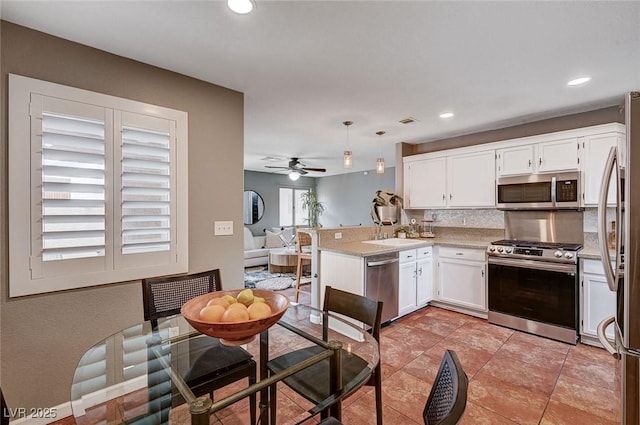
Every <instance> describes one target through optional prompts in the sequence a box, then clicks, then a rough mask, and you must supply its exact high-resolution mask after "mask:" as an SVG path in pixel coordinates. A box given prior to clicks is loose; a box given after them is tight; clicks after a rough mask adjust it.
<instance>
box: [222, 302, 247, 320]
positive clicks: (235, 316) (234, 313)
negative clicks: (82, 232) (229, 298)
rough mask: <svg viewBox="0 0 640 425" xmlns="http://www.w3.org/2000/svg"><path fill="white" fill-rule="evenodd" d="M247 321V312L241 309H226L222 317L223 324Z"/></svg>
mask: <svg viewBox="0 0 640 425" xmlns="http://www.w3.org/2000/svg"><path fill="white" fill-rule="evenodd" d="M234 305H235V304H234ZM247 320H249V312H248V311H247V310H245V309H242V308H228V309H227V310H226V311H225V312H224V314H223V315H222V321H223V322H229V323H237V322H246V321H247Z"/></svg>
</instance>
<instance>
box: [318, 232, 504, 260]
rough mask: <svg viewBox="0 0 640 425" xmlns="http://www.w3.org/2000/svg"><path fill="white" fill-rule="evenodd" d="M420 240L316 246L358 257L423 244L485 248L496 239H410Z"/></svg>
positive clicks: (493, 237)
mask: <svg viewBox="0 0 640 425" xmlns="http://www.w3.org/2000/svg"><path fill="white" fill-rule="evenodd" d="M410 240H416V241H420V243H416V244H415V245H408V246H385V245H376V244H372V243H363V242H342V243H341V242H334V243H327V244H326V245H325V246H321V247H318V250H320V251H327V252H336V253H340V254H347V255H354V256H359V257H368V256H371V255H378V254H384V253H388V252H396V251H397V252H399V251H404V250H407V249H414V248H420V247H424V246H432V245H439V246H448V247H455V248H475V249H486V248H487V246H488V245H489V244H490V243H491V242H492V241H495V240H496V237H495V236H487V237H467V238H460V237H446V236H440V237H439V236H436V237H435V238H420V239H410Z"/></svg>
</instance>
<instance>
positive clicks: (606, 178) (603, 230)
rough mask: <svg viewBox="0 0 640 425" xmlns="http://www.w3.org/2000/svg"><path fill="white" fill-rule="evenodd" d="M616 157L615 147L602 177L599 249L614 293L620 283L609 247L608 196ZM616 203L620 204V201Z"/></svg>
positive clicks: (606, 275) (599, 209)
mask: <svg viewBox="0 0 640 425" xmlns="http://www.w3.org/2000/svg"><path fill="white" fill-rule="evenodd" d="M616 156H617V155H616V147H615V146H614V147H612V148H611V150H610V151H609V157H608V158H607V162H606V165H605V168H604V173H603V175H602V184H601V185H600V197H599V200H598V242H599V244H598V245H599V246H598V248H599V251H600V257H601V259H602V266H603V267H604V275H605V277H606V279H607V285H609V289H610V290H611V291H613V292H616V291H617V290H618V282H617V279H616V277H615V275H614V274H613V267H612V266H611V261H610V256H609V248H608V245H607V195H608V194H609V185H610V184H611V175H612V173H613V170H614V168H615V167H616V162H617V161H616ZM616 202H619V200H617V201H616ZM616 248H618V247H616ZM616 268H617V264H616Z"/></svg>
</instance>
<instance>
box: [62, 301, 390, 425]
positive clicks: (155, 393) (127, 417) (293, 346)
mask: <svg viewBox="0 0 640 425" xmlns="http://www.w3.org/2000/svg"><path fill="white" fill-rule="evenodd" d="M327 317H328V323H329V330H328V334H327V335H326V338H324V340H323V326H322V324H321V322H322V321H323V320H327ZM208 338H212V337H209V336H206V335H203V334H201V333H199V332H197V331H196V330H194V329H193V328H192V327H191V326H190V325H189V323H188V322H187V321H186V320H185V319H184V318H183V317H182V316H181V315H175V316H171V317H167V318H165V319H159V320H158V321H157V322H152V321H147V322H142V323H138V324H136V325H133V326H131V327H128V328H126V329H122V330H121V331H119V332H117V333H115V334H113V335H110V336H109V337H107V338H105V339H103V340H102V341H100V342H98V343H97V344H95V345H94V346H93V347H91V348H89V349H88V350H87V351H86V352H85V354H84V355H83V356H82V358H81V359H80V361H79V363H78V366H77V368H76V370H75V373H74V377H73V383H72V388H71V406H72V410H73V415H74V417H75V419H76V423H77V424H78V425H84V424H99V423H100V424H116V423H145V424H148V423H162V422H164V421H165V419H166V418H167V417H168V419H169V422H170V423H176V424H178V423H185V424H186V423H191V421H192V417H191V416H190V414H189V409H188V407H189V406H186V405H185V402H184V400H185V399H186V400H189V398H188V397H187V396H186V395H185V394H183V393H184V391H185V390H183V389H181V385H180V383H179V382H178V384H177V385H176V382H175V381H172V379H170V378H169V374H168V373H167V372H168V371H169V369H171V370H173V371H174V372H177V374H176V373H174V374H173V375H178V376H184V374H185V373H188V370H187V369H188V368H189V367H190V366H189V360H188V359H186V358H185V356H184V352H185V351H188V349H189V346H193V345H194V344H198V342H202V339H208ZM323 341H332V342H334V341H335V342H337V343H338V347H341V350H342V355H343V356H344V355H347V356H349V357H350V356H354V357H355V358H357V359H358V362H356V364H359V365H361V366H358V367H360V368H361V369H362V370H361V371H359V373H356V374H353V373H351V374H350V375H349V376H353V378H349V379H351V382H344V376H343V389H342V390H341V391H338V392H337V393H336V394H334V395H333V399H334V400H341V398H343V397H344V395H345V394H347V395H348V394H350V393H351V392H353V391H355V390H356V389H357V388H359V387H360V386H361V385H363V384H364V383H365V382H366V381H367V380H368V378H369V377H370V375H371V371H372V370H373V369H374V368H375V367H376V365H377V364H378V362H379V349H378V343H377V342H376V340H375V339H374V338H373V337H372V336H371V334H370V333H368V332H366V331H365V330H364V329H363V328H362V326H359V325H358V324H356V323H354V322H350V321H347V320H345V318H344V317H337V315H332V314H331V313H329V315H328V316H327V315H326V314H323V313H322V312H321V311H319V310H317V309H314V308H312V307H310V306H307V305H299V304H297V305H295V304H292V305H290V307H289V308H288V310H287V312H286V313H285V315H284V316H283V317H282V318H281V319H280V321H279V322H277V323H276V324H275V325H273V326H271V327H270V328H269V329H268V330H267V331H265V332H263V333H262V334H259V335H257V336H256V338H254V340H253V341H251V342H249V343H247V344H245V345H242V346H241V347H242V348H243V349H245V350H246V351H247V352H249V353H250V354H251V355H252V356H253V359H254V360H255V362H256V363H257V365H258V372H257V375H258V376H257V383H256V384H253V386H251V388H249V382H248V380H247V379H243V380H241V381H238V382H236V383H234V384H232V387H231V388H232V389H230V390H228V391H225V393H224V395H223V396H222V397H221V398H218V397H219V396H218V395H216V399H215V400H214V402H215V403H214V404H213V406H212V409H211V410H210V412H209V413H210V414H213V415H216V418H217V420H219V421H220V423H222V424H224V423H239V418H238V416H237V415H235V414H227V415H221V414H220V415H219V414H218V412H219V411H221V410H222V409H223V408H225V407H227V406H226V405H225V400H226V401H227V402H231V401H232V400H233V399H234V396H235V397H237V396H238V392H240V391H244V392H245V393H246V392H247V391H256V392H257V393H258V396H259V406H260V407H259V411H258V415H259V417H260V418H261V423H262V424H268V414H267V413H266V412H265V410H268V409H269V408H271V407H270V405H269V399H268V391H267V389H268V388H267V384H269V382H270V381H268V380H267V379H268V371H267V368H266V363H267V362H268V361H269V360H271V359H274V358H276V357H278V356H280V355H283V354H287V353H290V352H293V351H296V350H299V349H301V348H305V347H309V346H318V347H320V346H322V347H323V348H325V349H326V348H327V344H325V343H324V342H323ZM332 347H334V348H333V349H334V350H335V344H334V345H332ZM186 357H188V356H186ZM158 359H160V360H161V361H158ZM159 365H160V366H159ZM351 365H353V362H351ZM351 367H352V366H351ZM351 372H353V371H351ZM159 377H160V378H159ZM162 377H164V378H162ZM177 379H178V381H180V378H177ZM270 379H271V381H273V379H274V378H273V377H272V378H270ZM182 382H184V381H182ZM280 385H282V384H280ZM186 391H187V392H188V390H186ZM162 400H164V402H162ZM167 400H168V401H169V402H168V403H167V402H166V401H167ZM245 400H246V399H245ZM327 403H329V402H327ZM187 404H188V403H187ZM337 404H338V405H339V402H338V403H337ZM159 406H161V407H159ZM167 406H169V407H167ZM247 406H248V403H247ZM322 407H325V406H323V405H322V403H321V405H319V406H310V408H309V411H308V412H309V416H311V415H313V414H315V413H317V409H318V408H322ZM334 408H335V407H334ZM162 409H164V410H165V411H164V415H160V414H159V411H160V410H162ZM248 409H249V408H248V407H246V412H245V414H244V415H243V414H240V416H241V418H240V423H247V424H248V423H250V421H249V419H248V418H249V415H248ZM160 417H163V418H165V419H163V420H160V419H159V418H160Z"/></svg>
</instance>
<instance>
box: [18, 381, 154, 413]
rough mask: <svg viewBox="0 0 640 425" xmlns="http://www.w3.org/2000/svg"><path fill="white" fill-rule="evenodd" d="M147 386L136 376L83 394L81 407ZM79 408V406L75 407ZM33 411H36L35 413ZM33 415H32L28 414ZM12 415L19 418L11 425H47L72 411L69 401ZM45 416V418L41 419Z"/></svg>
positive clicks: (81, 411)
mask: <svg viewBox="0 0 640 425" xmlns="http://www.w3.org/2000/svg"><path fill="white" fill-rule="evenodd" d="M146 386H147V377H146V375H145V376H138V377H136V378H133V379H130V380H127V381H125V382H120V383H117V384H115V385H112V386H110V387H108V388H102V389H99V390H97V391H95V392H93V393H88V394H85V395H84V396H83V397H82V405H83V406H87V405H88V406H96V405H98V404H102V403H105V402H107V401H108V400H112V399H114V398H116V397H120V396H123V395H125V394H129V393H131V392H133V391H137V390H139V389H142V388H145V387H146ZM76 407H80V406H76ZM35 410H38V411H37V412H35ZM77 410H78V411H76V414H78V415H80V416H82V415H84V411H83V410H80V409H77ZM30 413H33V414H30ZM12 414H13V415H17V416H19V418H17V419H15V420H12V421H11V425H47V424H50V423H51V422H55V421H58V420H60V419H62V418H66V417H68V416H73V410H72V409H71V401H67V402H64V403H62V404H59V405H57V406H54V407H49V408H42V409H26V411H25V412H24V413H23V414H20V413H19V412H17V410H15V409H14V410H13V413H12ZM43 416H46V417H43Z"/></svg>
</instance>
